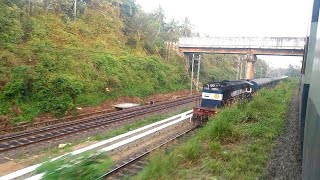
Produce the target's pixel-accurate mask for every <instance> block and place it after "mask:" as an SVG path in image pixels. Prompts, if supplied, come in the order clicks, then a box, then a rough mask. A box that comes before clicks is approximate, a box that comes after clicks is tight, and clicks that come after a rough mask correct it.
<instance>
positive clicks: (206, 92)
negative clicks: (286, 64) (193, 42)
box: [192, 76, 287, 125]
mask: <svg viewBox="0 0 320 180" xmlns="http://www.w3.org/2000/svg"><path fill="white" fill-rule="evenodd" d="M286 78H287V76H281V77H273V78H261V79H253V80H234V81H228V80H224V81H221V82H214V81H213V82H209V83H208V84H205V85H204V86H203V89H202V95H201V101H200V104H199V106H196V107H194V108H193V116H192V122H193V123H194V124H195V125H200V124H203V123H204V122H206V121H207V120H208V118H209V117H210V116H212V115H213V114H215V113H216V109H217V108H221V107H223V106H226V105H231V104H232V103H233V102H234V101H236V100H241V99H247V100H251V99H252V95H253V94H254V93H255V92H257V91H258V90H259V89H261V88H265V87H270V88H271V87H274V86H275V85H276V84H278V83H279V81H281V80H283V79H286Z"/></svg>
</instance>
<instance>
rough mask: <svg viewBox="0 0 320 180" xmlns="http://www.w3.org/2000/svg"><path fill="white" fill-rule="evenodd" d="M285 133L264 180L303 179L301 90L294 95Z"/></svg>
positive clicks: (264, 175)
mask: <svg viewBox="0 0 320 180" xmlns="http://www.w3.org/2000/svg"><path fill="white" fill-rule="evenodd" d="M288 110H289V111H288V113H287V119H286V127H285V132H284V134H283V135H282V136H280V137H279V138H277V140H276V142H275V147H274V149H273V150H272V151H271V155H270V157H269V159H268V162H267V167H266V169H265V172H264V174H263V178H262V179H290V180H292V179H301V171H302V167H301V164H302V149H301V137H300V128H299V90H298V88H296V91H295V92H294V93H293V96H292V100H291V102H290V104H289V109H288Z"/></svg>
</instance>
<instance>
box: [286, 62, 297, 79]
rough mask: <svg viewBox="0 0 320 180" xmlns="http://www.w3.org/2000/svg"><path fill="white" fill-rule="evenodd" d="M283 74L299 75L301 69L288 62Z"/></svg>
mask: <svg viewBox="0 0 320 180" xmlns="http://www.w3.org/2000/svg"><path fill="white" fill-rule="evenodd" d="M285 75H286V76H290V77H300V76H301V71H300V69H299V67H297V66H295V67H294V66H293V65H291V64H290V65H289V67H288V69H287V72H286V73H285Z"/></svg>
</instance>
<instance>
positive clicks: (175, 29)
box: [165, 19, 180, 41]
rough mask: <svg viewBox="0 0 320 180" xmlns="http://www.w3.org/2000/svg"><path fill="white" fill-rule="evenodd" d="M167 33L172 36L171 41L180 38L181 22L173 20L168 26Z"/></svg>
mask: <svg viewBox="0 0 320 180" xmlns="http://www.w3.org/2000/svg"><path fill="white" fill-rule="evenodd" d="M165 29H166V33H167V34H168V35H169V36H170V37H169V40H171V41H172V40H177V39H178V38H179V29H180V26H179V22H177V21H176V20H175V19H172V20H171V21H170V23H169V24H166V28H165Z"/></svg>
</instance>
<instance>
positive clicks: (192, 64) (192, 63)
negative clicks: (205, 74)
mask: <svg viewBox="0 0 320 180" xmlns="http://www.w3.org/2000/svg"><path fill="white" fill-rule="evenodd" d="M191 61H192V62H191V78H190V79H191V88H190V93H191V94H192V89H193V66H194V54H192V60H191Z"/></svg>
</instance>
